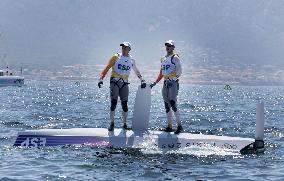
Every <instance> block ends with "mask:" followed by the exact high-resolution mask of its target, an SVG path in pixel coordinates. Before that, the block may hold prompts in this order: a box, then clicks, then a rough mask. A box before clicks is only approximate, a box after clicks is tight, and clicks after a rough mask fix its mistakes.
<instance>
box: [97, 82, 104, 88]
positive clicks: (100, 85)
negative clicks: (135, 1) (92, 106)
mask: <svg viewBox="0 0 284 181" xmlns="http://www.w3.org/2000/svg"><path fill="white" fill-rule="evenodd" d="M103 84H104V82H103V81H102V80H100V81H99V83H98V86H99V88H101V87H102V85H103Z"/></svg>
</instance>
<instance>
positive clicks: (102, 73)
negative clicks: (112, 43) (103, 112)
mask: <svg viewBox="0 0 284 181" xmlns="http://www.w3.org/2000/svg"><path fill="white" fill-rule="evenodd" d="M117 58H118V57H117V55H114V56H112V57H111V58H110V60H109V61H108V63H107V64H106V66H105V67H104V69H103V70H102V71H101V73H100V80H99V83H98V86H99V88H101V86H102V84H103V79H104V77H105V76H106V74H107V72H108V71H109V69H110V68H111V67H112V66H113V65H114V64H115V61H116V59H117Z"/></svg>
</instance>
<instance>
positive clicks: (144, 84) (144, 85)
mask: <svg viewBox="0 0 284 181" xmlns="http://www.w3.org/2000/svg"><path fill="white" fill-rule="evenodd" d="M145 87H146V82H145V80H144V79H143V80H141V88H142V89H144V88H145Z"/></svg>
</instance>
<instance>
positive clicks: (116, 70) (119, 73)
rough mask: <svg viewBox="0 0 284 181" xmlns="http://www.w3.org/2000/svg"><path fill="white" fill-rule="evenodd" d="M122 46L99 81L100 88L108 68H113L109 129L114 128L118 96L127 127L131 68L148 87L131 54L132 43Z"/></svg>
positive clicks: (124, 43) (143, 86)
mask: <svg viewBox="0 0 284 181" xmlns="http://www.w3.org/2000/svg"><path fill="white" fill-rule="evenodd" d="M120 46H121V47H122V50H121V52H122V53H117V54H115V55H114V56H112V57H111V59H110V60H109V62H108V64H107V65H106V66H105V68H104V69H103V70H102V72H101V74H100V81H99V83H98V86H99V88H101V86H102V84H103V79H104V77H105V76H106V74H107V72H108V70H109V69H110V68H112V72H111V77H110V98H111V106H110V121H111V122H110V127H109V128H108V130H109V131H113V130H114V115H115V108H116V105H117V100H118V96H119V97H120V100H121V107H122V110H123V111H122V120H123V129H127V124H126V120H127V115H128V105H127V101H128V95H129V87H128V84H129V83H128V77H129V74H130V71H131V69H133V70H134V72H135V74H136V75H137V77H138V78H139V79H140V80H141V88H145V87H146V83H145V80H144V79H143V78H142V76H141V74H140V72H139V70H138V69H137V67H136V63H135V59H134V58H133V57H132V56H131V55H130V54H129V51H130V50H131V44H130V43H129V42H123V43H121V44H120Z"/></svg>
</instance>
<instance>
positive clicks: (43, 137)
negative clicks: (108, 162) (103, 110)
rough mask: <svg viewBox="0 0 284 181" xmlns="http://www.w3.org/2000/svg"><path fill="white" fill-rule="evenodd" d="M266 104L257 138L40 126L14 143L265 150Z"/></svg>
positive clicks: (21, 134) (244, 151)
mask: <svg viewBox="0 0 284 181" xmlns="http://www.w3.org/2000/svg"><path fill="white" fill-rule="evenodd" d="M263 137H264V105H263V103H260V104H259V105H258V106H257V116H256V133H255V138H254V139H253V138H242V137H231V136H216V135H204V134H191V133H185V132H184V133H180V134H174V133H173V132H171V133H167V132H163V131H155V130H143V131H141V130H139V129H133V130H124V129H114V131H108V129H107V128H71V129H40V130H27V131H21V132H19V133H18V136H17V138H16V140H15V143H14V146H21V147H45V146H58V145H73V144H91V145H97V146H102V145H104V146H111V147H118V148H143V147H145V145H146V146H147V147H148V146H151V147H153V146H154V147H157V148H158V149H161V150H163V151H169V150H178V149H184V148H187V147H190V146H198V147H201V148H202V147H207V146H213V147H219V148H222V149H227V150H231V151H237V152H240V153H241V154H251V153H259V152H263V151H264V142H263Z"/></svg>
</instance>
